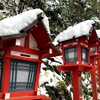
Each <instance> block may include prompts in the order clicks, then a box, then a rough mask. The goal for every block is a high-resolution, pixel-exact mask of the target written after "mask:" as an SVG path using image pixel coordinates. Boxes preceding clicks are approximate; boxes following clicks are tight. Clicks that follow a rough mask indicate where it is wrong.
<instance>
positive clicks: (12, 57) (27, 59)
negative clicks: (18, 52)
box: [6, 55, 42, 62]
mask: <svg viewBox="0 0 100 100" xmlns="http://www.w3.org/2000/svg"><path fill="white" fill-rule="evenodd" d="M6 58H11V59H19V60H25V61H33V62H42V60H40V59H39V60H37V59H33V58H27V57H21V56H12V55H6Z"/></svg>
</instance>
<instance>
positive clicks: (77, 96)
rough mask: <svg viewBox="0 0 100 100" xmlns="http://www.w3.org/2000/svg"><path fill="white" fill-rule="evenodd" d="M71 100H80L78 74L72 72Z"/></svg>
mask: <svg viewBox="0 0 100 100" xmlns="http://www.w3.org/2000/svg"><path fill="white" fill-rule="evenodd" d="M72 86H73V100H80V93H79V73H78V72H74V71H73V72H72Z"/></svg>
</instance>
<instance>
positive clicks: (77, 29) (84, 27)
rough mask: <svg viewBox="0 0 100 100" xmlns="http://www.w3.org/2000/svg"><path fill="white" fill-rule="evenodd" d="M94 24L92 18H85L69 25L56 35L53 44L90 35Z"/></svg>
mask: <svg viewBox="0 0 100 100" xmlns="http://www.w3.org/2000/svg"><path fill="white" fill-rule="evenodd" d="M94 26H95V22H94V21H93V20H86V21H83V22H80V23H78V24H76V25H74V26H69V27H68V28H67V29H66V30H64V31H63V32H61V33H60V34H58V35H57V37H56V38H55V40H54V44H58V43H59V42H63V41H67V40H71V39H75V38H79V37H83V36H90V35H91V33H92V29H93V28H94Z"/></svg>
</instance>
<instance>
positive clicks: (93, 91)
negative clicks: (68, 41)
mask: <svg viewBox="0 0 100 100" xmlns="http://www.w3.org/2000/svg"><path fill="white" fill-rule="evenodd" d="M91 63H92V64H93V66H94V59H91ZM90 74H91V83H92V95H93V100H98V93H97V86H96V76H95V71H91V72H90Z"/></svg>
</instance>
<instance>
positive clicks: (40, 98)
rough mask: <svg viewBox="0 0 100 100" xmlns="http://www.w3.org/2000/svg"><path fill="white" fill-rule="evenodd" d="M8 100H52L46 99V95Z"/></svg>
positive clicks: (10, 99)
mask: <svg viewBox="0 0 100 100" xmlns="http://www.w3.org/2000/svg"><path fill="white" fill-rule="evenodd" d="M0 100H5V99H0ZM7 100H51V99H50V98H46V96H45V95H39V96H20V97H11V98H9V99H7Z"/></svg>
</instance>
